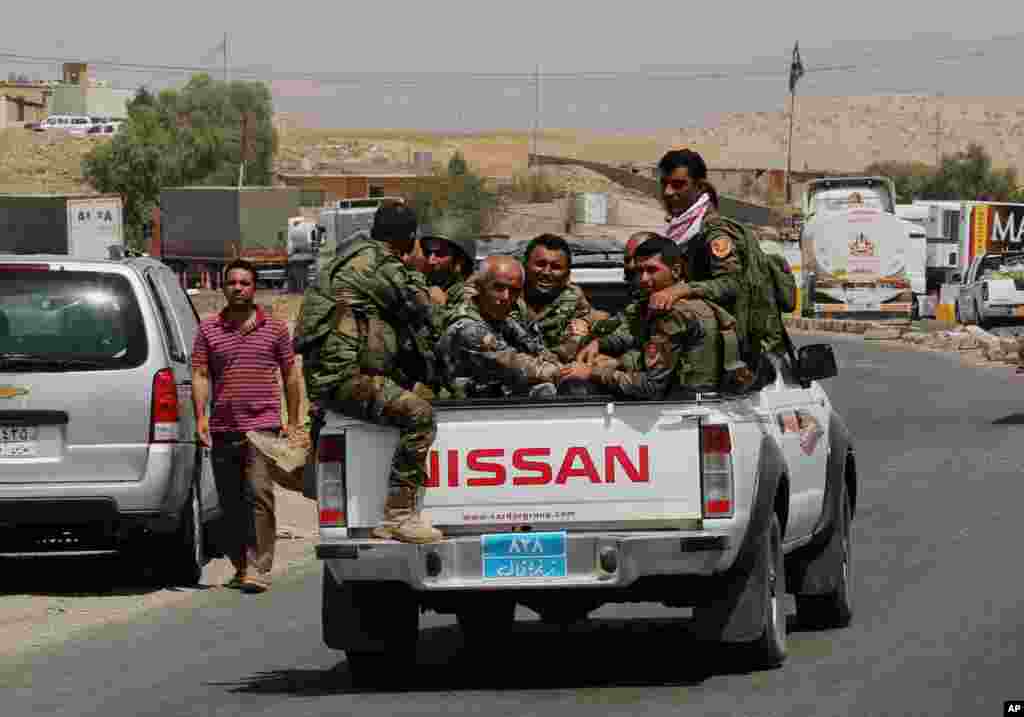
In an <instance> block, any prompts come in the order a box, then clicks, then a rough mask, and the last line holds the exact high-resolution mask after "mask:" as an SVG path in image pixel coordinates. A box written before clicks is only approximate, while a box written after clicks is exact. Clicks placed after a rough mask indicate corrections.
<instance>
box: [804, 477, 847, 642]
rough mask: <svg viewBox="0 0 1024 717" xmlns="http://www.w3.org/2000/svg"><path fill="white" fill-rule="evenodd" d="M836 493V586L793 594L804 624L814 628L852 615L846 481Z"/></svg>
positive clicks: (832, 625) (825, 627)
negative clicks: (827, 591)
mask: <svg viewBox="0 0 1024 717" xmlns="http://www.w3.org/2000/svg"><path fill="white" fill-rule="evenodd" d="M840 490H841V491H842V493H841V494H840V496H839V506H840V511H839V516H838V521H839V522H838V525H837V526H836V531H835V532H834V533H833V535H832V540H833V541H835V543H834V546H829V547H830V548H834V549H836V550H837V551H838V553H839V558H838V560H837V561H836V576H835V585H836V589H835V590H833V591H832V592H829V593H826V594H824V595H797V596H796V614H797V617H798V618H799V619H800V622H801V623H803V624H804V625H806V626H808V627H812V628H816V629H823V630H828V629H834V628H841V627H846V626H847V625H849V624H850V620H851V619H852V618H853V591H852V579H853V570H852V562H853V535H852V527H851V524H852V521H853V510H852V508H851V506H850V494H849V491H848V489H847V487H846V483H845V482H844V483H843V484H842V488H841V489H840Z"/></svg>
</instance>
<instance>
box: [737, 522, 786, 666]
mask: <svg viewBox="0 0 1024 717" xmlns="http://www.w3.org/2000/svg"><path fill="white" fill-rule="evenodd" d="M783 557H784V556H783V553H782V528H781V527H780V526H779V517H778V516H777V515H775V514H774V513H773V514H772V519H771V523H770V524H769V525H768V530H767V534H766V535H765V539H764V545H763V546H762V554H761V560H760V561H759V562H760V563H761V564H760V565H758V566H757V567H756V568H755V570H764V571H766V575H765V580H766V583H767V589H766V590H765V591H764V600H763V602H762V605H761V609H762V610H763V614H764V632H763V633H761V637H759V638H758V639H757V640H755V641H754V642H752V643H750V644H749V645H747V646H746V649H747V651H748V653H749V655H750V659H751V661H752V662H753V663H755V665H756V666H758V667H761V668H769V667H778V666H779V665H780V664H782V662H783V660H785V659H786V610H785V603H784V598H785V595H786V568H785V564H784V559H783Z"/></svg>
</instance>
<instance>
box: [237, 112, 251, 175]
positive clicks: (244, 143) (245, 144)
mask: <svg viewBox="0 0 1024 717" xmlns="http://www.w3.org/2000/svg"><path fill="white" fill-rule="evenodd" d="M239 145H240V146H239V154H240V158H241V160H242V161H241V162H239V163H238V191H242V182H243V181H245V160H246V159H247V158H248V156H249V113H248V112H243V113H242V134H241V137H240V138H239Z"/></svg>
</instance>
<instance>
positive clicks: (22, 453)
mask: <svg viewBox="0 0 1024 717" xmlns="http://www.w3.org/2000/svg"><path fill="white" fill-rule="evenodd" d="M38 438H39V429H38V428H37V427H36V426H0V458H29V457H32V456H35V455H37V454H38V452H39V446H38V444H37V443H36V441H37V439H38Z"/></svg>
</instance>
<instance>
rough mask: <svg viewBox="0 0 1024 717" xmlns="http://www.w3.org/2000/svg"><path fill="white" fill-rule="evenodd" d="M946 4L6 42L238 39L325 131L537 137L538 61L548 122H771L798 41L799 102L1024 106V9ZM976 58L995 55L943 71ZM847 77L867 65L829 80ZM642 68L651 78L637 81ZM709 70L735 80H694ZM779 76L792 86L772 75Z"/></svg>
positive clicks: (635, 9)
mask: <svg viewBox="0 0 1024 717" xmlns="http://www.w3.org/2000/svg"><path fill="white" fill-rule="evenodd" d="M938 7H939V3H936V2H934V1H932V2H901V1H900V0H887V1H886V2H877V1H875V0H858V1H857V2H853V3H825V2H792V1H788V0H777V1H776V2H757V3H749V2H733V3H723V2H714V1H705V2H689V3H681V2H664V1H662V2H654V1H652V0H631V1H630V2H626V3H619V4H618V5H612V4H610V3H605V4H599V3H597V2H589V3H583V2H567V1H565V0H562V2H555V1H552V0H546V1H545V2H540V1H538V0H519V1H518V2H508V1H507V0H506V1H505V2H500V3H499V2H487V1H486V0H484V1H482V2H464V1H463V0H435V2H432V3H424V2H390V3H372V2H359V3H346V2H338V1H337V0H331V1H330V2H325V1H323V0H305V1H304V2H297V3H276V4H269V3H261V4H257V3H254V2H251V0H250V2H244V3H243V2H238V1H237V0H220V1H219V2H210V0H205V1H204V2H198V1H197V0H176V2H174V3H171V4H166V3H165V4H162V5H159V6H157V5H155V4H153V3H140V2H133V3H128V2H123V1H121V2H117V1H115V2H110V3H105V4H103V7H102V8H100V7H97V6H96V5H95V4H94V3H67V2H60V3H16V4H15V5H14V6H13V8H12V9H13V11H14V12H16V13H17V16H16V25H17V32H16V33H10V32H8V33H4V35H3V39H2V40H0V53H12V54H17V55H22V56H28V57H35V58H68V59H71V58H75V59H77V58H81V59H83V60H94V61H98V60H116V61H118V62H122V63H134V64H138V65H145V66H151V65H171V66H184V67H196V66H210V67H215V68H217V69H218V71H219V68H220V67H221V63H222V57H221V55H220V54H219V53H216V52H213V50H214V49H215V48H216V47H217V46H218V45H219V44H220V42H221V39H222V37H223V33H224V32H225V31H226V32H227V33H228V59H229V64H230V67H231V68H232V69H233V70H234V73H235V74H236V75H237V76H240V77H241V76H243V75H245V76H247V77H248V76H250V75H258V76H259V77H260V78H262V79H266V80H268V81H271V82H272V87H273V89H274V94H275V106H276V108H277V109H278V110H282V111H294V112H301V113H304V114H306V115H307V116H308V117H309V118H310V119H312V120H315V121H318V122H319V123H320V124H321V125H322V126H359V127H370V126H387V127H422V128H424V129H445V130H455V129H464V130H469V129H486V128H493V127H511V128H524V129H525V128H528V127H530V126H532V124H533V121H534V117H535V104H536V101H535V87H534V84H533V79H532V74H533V72H534V70H535V68H536V66H537V65H538V64H539V65H540V66H541V71H542V76H543V77H542V82H541V114H540V117H541V125H542V126H546V127H586V128H596V129H642V128H664V127H679V126H684V125H689V124H694V123H703V122H705V121H707V120H708V118H709V116H713V115H714V114H717V113H720V112H730V111H748V110H762V111H771V110H776V109H780V108H782V107H783V106H784V104H785V102H786V100H787V97H788V94H787V93H788V84H787V73H788V70H789V61H790V53H791V50H792V47H793V42H794V41H795V40H799V41H800V46H801V54H802V57H803V62H804V66H805V68H807V69H808V71H809V72H808V74H807V75H806V76H805V77H804V78H803V79H802V80H801V82H800V85H799V87H798V93H799V94H809V95H845V94H880V93H899V92H913V93H920V94H932V93H936V92H945V93H947V94H957V95H963V94H971V95H992V94H999V95H1015V94H1020V95H1024V91H1022V89H1021V85H1022V81H1021V69H1020V68H1021V67H1022V65H1024V3H1022V2H1020V1H1019V0H1017V1H1015V2H986V1H984V0H975V1H974V2H971V3H949V4H947V5H946V7H945V8H943V9H942V10H941V11H940V10H938ZM11 19H12V18H11V16H10V14H8V15H7V16H6V22H5V25H6V27H7V28H8V29H10V28H12V27H13V26H14V24H15V23H12V22H11ZM115 23H116V24H115ZM1017 33H1021V34H1019V35H1018V34H1017ZM999 36H1002V37H1003V38H1004V39H997V40H993V39H992V38H993V37H999ZM1007 36H1012V37H1008V38H1007ZM975 51H980V52H982V53H984V54H983V55H982V56H980V57H967V58H963V59H957V60H947V61H945V62H937V61H936V60H935V58H937V57H939V56H955V57H962V56H964V55H968V54H969V53H971V52H975ZM837 64H841V65H854V66H856V68H857V69H847V70H834V71H827V72H826V71H818V72H815V71H813V70H815V68H821V67H823V66H834V65H837ZM246 68H248V69H246ZM0 72H2V74H3V76H5V77H6V76H7V75H8V73H10V72H16V73H24V74H27V75H29V76H32V77H39V78H51V77H53V78H55V77H58V76H59V73H60V65H59V63H56V62H53V61H49V60H48V59H42V60H40V61H39V62H36V63H23V62H17V63H15V62H13V61H11V60H9V59H5V58H2V57H0ZM631 72H633V73H640V75H625V74H624V73H631ZM707 72H723V73H729V74H730V77H729V78H726V79H692V78H690V79H687V78H686V77H685V75H693V74H698V73H707ZM772 72H777V73H778V76H769V77H765V76H758V75H759V74H763V73H772ZM94 73H95V75H96V76H98V77H101V78H104V79H109V80H110V81H111V82H112V83H113V84H115V85H116V86H121V87H136V86H138V85H140V84H148V85H150V86H151V87H162V86H167V85H169V84H174V83H181V82H183V81H184V80H185V79H187V73H182V72H163V73H161V72H156V71H154V70H152V69H149V68H148V67H146V68H139V69H138V70H137V71H126V70H124V69H121V70H117V69H114V68H108V67H96V68H95V70H94ZM378 73H393V74H389V75H387V76H381V75H380V74H378ZM422 73H455V74H454V75H451V76H443V75H430V74H422ZM467 73H478V74H483V75H487V74H491V75H494V74H500V75H508V76H483V77H480V76H477V77H475V78H469V77H466V76H465V75H466V74H467ZM549 73H551V74H549ZM574 73H609V76H597V77H595V76H593V75H592V74H591V75H587V76H582V77H581V76H579V75H578V74H574ZM644 73H648V74H651V73H662V74H661V76H660V77H657V78H651V77H644V76H643V75H644ZM664 73H675V77H673V78H666V77H665V75H664ZM737 75H741V76H737ZM218 76H219V72H218Z"/></svg>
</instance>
